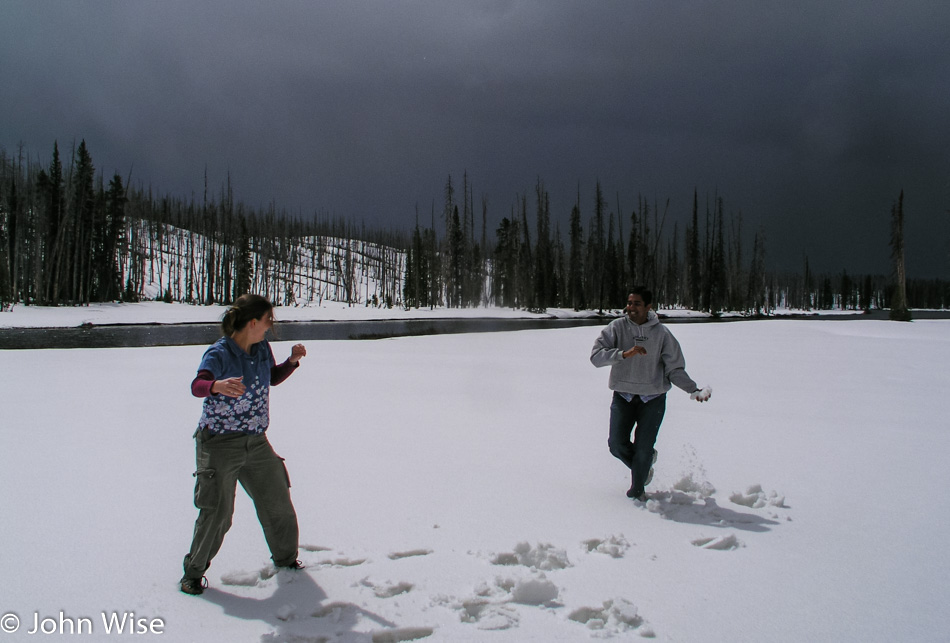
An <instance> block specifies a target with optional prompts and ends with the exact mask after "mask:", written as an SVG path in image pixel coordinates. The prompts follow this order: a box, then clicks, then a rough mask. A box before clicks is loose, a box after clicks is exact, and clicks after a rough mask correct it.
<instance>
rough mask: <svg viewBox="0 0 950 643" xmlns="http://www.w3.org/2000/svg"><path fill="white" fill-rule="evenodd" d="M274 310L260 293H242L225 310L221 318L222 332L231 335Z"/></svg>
mask: <svg viewBox="0 0 950 643" xmlns="http://www.w3.org/2000/svg"><path fill="white" fill-rule="evenodd" d="M273 310H274V306H273V304H271V303H270V302H269V301H268V300H267V298H265V297H261V296H260V295H251V294H246V295H241V296H240V297H238V298H237V299H236V300H235V301H234V303H233V304H231V305H230V306H229V307H228V309H227V310H226V311H225V312H224V317H222V319H221V332H222V333H224V334H225V335H227V336H228V337H230V336H231V335H233V334H234V333H236V332H238V331H239V330H241V329H242V328H244V327H245V326H247V324H248V322H250V321H251V320H252V319H260V318H261V317H263V316H264V315H266V314H267V313H269V312H272V311H273Z"/></svg>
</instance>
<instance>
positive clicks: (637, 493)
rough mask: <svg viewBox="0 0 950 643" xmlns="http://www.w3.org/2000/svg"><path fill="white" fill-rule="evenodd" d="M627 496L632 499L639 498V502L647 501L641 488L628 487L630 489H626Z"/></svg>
mask: <svg viewBox="0 0 950 643" xmlns="http://www.w3.org/2000/svg"><path fill="white" fill-rule="evenodd" d="M627 497H628V498H632V499H634V500H639V501H640V502H646V501H647V494H646V492H645V491H644V490H643V489H634V488H633V487H630V489H629V490H628V491H627Z"/></svg>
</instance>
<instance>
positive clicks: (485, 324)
mask: <svg viewBox="0 0 950 643" xmlns="http://www.w3.org/2000/svg"><path fill="white" fill-rule="evenodd" d="M913 315H914V318H915V319H947V318H950V311H914V313H913ZM661 317H662V313H661ZM612 319H613V317H610V316H603V317H586V318H540V319H539V318H534V319H507V318H504V319H499V318H490V317H480V318H470V319H458V318H447V319H384V320H359V321H283V322H280V323H279V324H278V327H277V337H276V338H274V339H277V340H280V341H306V340H327V339H332V340H343V339H349V340H360V339H362V340H367V339H384V338H388V337H407V336H414V335H442V334H456V333H490V332H500V331H513V330H530V329H554V328H573V327H578V326H602V325H604V324H607V323H608V322H610V321H611V320H612ZM748 319H750V318H749V317H719V318H715V317H665V318H663V323H665V324H681V323H711V322H718V323H722V322H741V321H745V320H748ZM765 319H814V320H823V321H835V320H846V319H887V311H872V312H871V313H870V314H861V313H857V314H854V315H850V314H834V315H820V314H808V315H792V316H787V315H782V316H774V317H767V318H765ZM220 336H221V330H220V326H219V324H217V323H213V324H208V323H182V324H98V325H92V324H86V325H84V326H79V327H71V328H0V350H9V349H39V348H120V347H144V346H185V345H202V344H211V343H212V342H214V341H215V340H217V339H218V338H219V337H220Z"/></svg>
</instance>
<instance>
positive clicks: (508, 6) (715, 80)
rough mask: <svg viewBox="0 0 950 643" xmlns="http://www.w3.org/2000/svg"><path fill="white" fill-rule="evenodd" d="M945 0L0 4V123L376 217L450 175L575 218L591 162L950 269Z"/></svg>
mask: <svg viewBox="0 0 950 643" xmlns="http://www.w3.org/2000/svg"><path fill="white" fill-rule="evenodd" d="M948 28H950V6H948V5H947V3H945V2H926V1H925V2H915V3H910V4H908V3H898V2H883V1H873V2H868V3H847V4H844V3H828V2H817V1H805V2H794V3H792V2H760V1H755V2H752V1H749V2H735V1H729V2H679V3H677V2H658V1H642V2H638V1H632V0H624V1H623V2H597V3H581V2H577V3H574V2H558V1H547V2H517V1H513V2H466V3H458V4H450V3H441V2H439V3H437V2H345V3H344V2H339V3H330V2H321V3H316V2H314V3H311V2H276V3H256V2H187V3H186V2H181V3H178V2H147V3H146V2H135V3H126V2H43V1H40V2H35V1H31V2H18V1H10V0H8V1H6V2H4V3H3V4H0V87H3V88H4V92H3V98H2V99H0V101H2V103H0V104H2V106H3V111H4V118H3V119H2V120H0V145H3V146H4V147H5V148H6V149H7V151H8V152H11V151H13V150H15V149H16V146H17V144H18V143H19V142H21V141H22V142H24V143H25V144H26V145H27V147H28V149H29V150H30V152H31V153H33V154H34V155H36V156H38V157H39V158H40V159H42V160H44V161H46V160H48V158H49V150H51V148H52V141H53V140H54V139H55V140H58V141H59V143H60V146H61V148H64V149H68V147H69V145H70V144H71V142H72V141H78V139H82V138H84V139H86V141H87V144H88V145H89V147H90V150H91V151H92V154H93V158H94V160H95V161H96V163H97V167H99V169H100V170H102V171H103V172H106V173H110V174H111V172H113V171H118V172H119V173H121V174H123V175H124V174H126V173H127V172H128V171H129V169H130V167H132V166H133V165H134V170H133V180H136V179H137V180H138V181H140V182H145V183H148V184H151V185H153V186H154V187H155V188H156V189H157V190H159V191H160V192H171V193H173V194H177V195H182V196H189V195H191V194H196V195H199V196H200V194H201V191H202V190H203V181H204V173H205V167H207V171H208V176H209V183H210V184H211V187H212V189H213V190H215V191H217V190H220V185H221V184H222V183H223V182H224V181H225V179H226V177H227V176H228V174H230V177H231V182H232V185H234V189H235V193H236V195H237V197H238V198H239V199H241V200H243V201H244V202H246V203H248V204H249V205H252V206H255V207H256V206H259V205H266V204H268V203H271V202H275V203H276V204H277V206H278V207H279V208H286V209H288V210H291V211H294V212H302V213H310V212H314V211H318V210H319V211H324V212H329V213H332V214H335V215H341V216H347V217H350V218H352V219H354V220H357V221H365V222H366V223H367V224H370V225H379V226H386V227H389V226H396V227H402V228H404V227H407V226H409V225H411V224H412V222H413V221H414V218H415V212H416V208H417V206H418V208H419V210H420V212H421V214H422V216H423V221H427V220H428V215H429V212H430V210H431V208H432V204H433V201H434V202H435V207H436V209H437V210H438V208H439V207H440V203H441V199H442V196H441V194H442V187H443V185H444V183H445V180H446V177H447V176H448V175H449V174H451V175H452V176H453V179H454V180H455V182H456V186H457V187H460V184H461V180H462V174H463V172H466V171H467V172H468V175H469V178H470V180H471V181H472V182H473V183H474V194H475V199H476V206H478V204H479V203H480V201H481V198H482V197H483V196H484V197H485V198H486V199H487V201H488V203H489V216H490V225H492V226H494V225H496V224H497V221H498V220H500V218H501V217H502V216H507V215H508V214H509V213H510V210H511V207H512V205H513V204H514V202H515V199H516V197H517V195H519V194H528V195H529V201H531V200H532V198H531V195H532V193H533V189H534V185H535V183H536V181H537V180H538V178H539V177H540V178H541V180H543V181H544V184H545V186H546V187H547V189H548V190H549V191H550V193H551V197H552V207H553V209H554V212H553V214H554V215H555V217H557V218H560V219H562V220H563V219H564V218H566V215H567V214H568V212H569V210H570V207H571V205H572V204H573V202H574V200H575V199H576V198H577V193H578V189H580V198H581V206H582V209H583V210H584V213H585V216H589V214H590V212H591V210H592V202H593V190H594V185H595V182H596V181H597V180H600V182H601V184H602V186H603V188H604V191H605V193H606V194H607V195H608V196H609V199H608V200H609V201H610V203H611V209H613V210H615V211H616V210H617V207H618V205H619V208H620V210H621V211H622V212H623V213H624V216H625V217H626V216H629V213H630V210H632V209H633V208H634V207H635V206H636V202H637V200H638V198H640V197H645V198H647V199H649V200H650V202H651V203H652V202H654V201H656V202H657V203H659V204H660V207H661V209H662V208H663V207H664V203H665V201H666V200H667V199H670V219H671V222H670V223H669V225H672V222H673V221H676V222H679V223H680V224H681V225H682V223H683V222H685V220H686V217H687V216H688V215H689V213H690V211H691V207H692V195H693V190H694V189H696V190H698V193H699V197H700V202H701V206H700V207H701V208H703V209H705V207H706V202H707V201H708V200H710V199H712V198H714V197H715V196H716V195H720V196H722V197H723V198H724V200H725V205H726V210H727V212H730V213H734V214H738V213H741V215H742V218H743V222H744V225H745V226H746V229H747V230H748V231H749V232H750V234H751V231H753V230H756V229H762V230H763V231H764V232H765V233H766V235H767V237H768V240H769V241H768V249H769V259H770V261H771V263H772V264H773V265H775V266H776V267H792V268H796V269H797V268H798V266H799V265H800V263H801V257H802V255H803V253H806V252H807V253H808V255H809V259H810V261H811V262H812V264H813V265H814V266H817V267H818V268H819V269H826V270H834V271H840V270H842V269H848V270H849V271H851V272H865V271H867V272H871V271H875V272H884V271H886V270H888V264H887V261H888V248H887V225H888V213H889V210H890V206H891V204H892V202H893V201H894V200H896V198H897V196H898V194H899V192H900V190H901V189H904V190H905V192H906V201H905V205H906V209H907V213H908V224H907V225H908V237H909V238H908V243H909V255H910V257H911V258H910V259H909V262H910V269H911V272H912V274H913V273H914V272H915V271H916V272H917V273H918V274H928V275H935V276H936V275H943V276H946V274H947V271H948V259H947V245H948V241H947V238H948V237H950V225H948V222H950V217H948V216H947V215H946V214H945V211H946V210H947V209H948V208H950V129H948V128H947V127H946V125H945V121H946V114H947V113H950V53H948V52H950V48H948V47H947V46H946V44H945V42H946V37H945V34H946V33H947V32H948V31H950V29H948Z"/></svg>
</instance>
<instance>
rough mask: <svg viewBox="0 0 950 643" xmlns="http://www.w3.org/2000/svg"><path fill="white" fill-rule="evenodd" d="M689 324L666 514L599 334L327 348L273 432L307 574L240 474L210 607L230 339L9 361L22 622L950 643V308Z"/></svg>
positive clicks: (674, 397)
mask: <svg viewBox="0 0 950 643" xmlns="http://www.w3.org/2000/svg"><path fill="white" fill-rule="evenodd" d="M672 330H673V332H674V334H676V336H677V337H678V338H679V340H680V342H681V343H682V345H683V349H684V352H685V354H686V358H687V366H688V370H689V372H690V374H691V375H692V376H693V377H694V379H696V380H697V381H698V382H699V383H700V384H701V385H709V386H711V387H712V388H713V389H714V391H715V393H714V395H713V397H712V400H711V401H710V402H708V403H704V404H698V403H696V402H693V401H690V400H689V397H688V396H687V395H686V394H685V393H682V392H680V391H678V390H676V389H674V390H673V391H672V392H671V394H670V397H669V403H668V409H667V416H666V420H665V421H664V424H663V428H662V430H661V432H660V436H659V440H658V444H657V449H658V450H659V459H658V461H657V464H656V475H655V478H654V480H653V482H652V484H651V485H650V487H648V495H649V496H650V498H649V500H648V501H647V502H646V503H638V502H634V501H631V500H629V499H627V498H626V497H625V496H624V491H625V490H626V488H627V486H628V484H629V475H628V473H627V472H626V471H625V470H624V469H623V467H622V465H620V464H619V463H618V462H616V461H615V460H614V459H613V458H612V457H611V456H610V454H609V453H608V451H607V448H606V434H607V429H606V427H607V417H608V413H609V408H608V407H609V402H610V394H609V391H607V389H606V381H607V371H606V370H600V369H594V368H593V367H592V366H591V365H590V364H589V362H588V361H587V357H588V355H589V351H590V347H591V345H592V343H593V340H594V337H595V336H596V333H597V332H599V329H598V328H577V329H568V330H552V331H522V332H515V333H497V334H476V335H460V336H436V337H415V338H401V339H391V340H381V341H368V342H309V343H307V347H308V353H309V355H308V357H307V358H306V359H305V360H304V362H303V366H302V368H301V369H300V370H299V371H298V372H297V373H295V374H294V376H293V377H292V378H290V379H289V380H288V381H287V382H285V383H284V384H282V385H280V386H278V387H275V388H274V389H272V393H271V415H272V425H271V430H270V433H269V435H270V439H271V442H272V443H273V445H274V448H275V449H276V450H277V452H278V453H280V454H281V455H282V456H283V457H285V458H286V459H287V465H288V469H289V473H290V477H291V481H292V484H293V488H292V494H293V498H294V502H295V505H296V507H297V511H298V515H299V518H300V525H301V551H300V558H301V560H302V561H303V562H304V563H305V564H306V565H307V569H306V570H304V571H302V572H289V571H280V572H276V570H274V569H273V568H272V566H270V565H269V563H268V554H267V550H266V546H265V544H264V541H263V536H262V535H261V531H260V527H259V526H258V524H257V521H256V517H255V515H254V512H253V507H252V505H251V503H250V501H249V500H248V499H247V497H246V495H245V494H244V493H243V491H241V490H238V496H237V506H236V510H235V516H234V526H233V527H232V529H231V531H230V532H229V534H228V536H227V538H226V539H225V542H224V546H223V548H222V550H221V553H220V554H219V555H218V557H217V558H216V559H215V560H214V562H213V565H212V567H211V569H210V570H209V572H208V579H209V582H210V588H209V589H208V590H207V591H206V592H205V594H204V595H203V596H202V597H198V598H195V597H190V596H185V595H183V594H181V593H180V592H178V591H177V584H176V581H177V579H178V577H179V576H180V573H181V572H180V561H181V557H182V556H183V555H184V553H185V551H186V550H187V547H188V544H189V542H190V536H191V530H192V527H193V523H194V518H195V516H196V515H197V510H195V509H194V507H193V506H192V505H191V494H192V489H193V483H194V482H193V478H192V477H191V472H192V471H193V469H194V449H193V441H192V440H191V434H192V432H193V431H194V427H195V424H196V421H197V418H198V415H199V412H200V400H197V399H195V398H192V397H191V396H190V393H189V391H188V384H189V382H190V380H191V378H192V377H193V375H194V371H195V369H196V368H197V364H198V361H199V359H200V356H201V354H202V352H203V351H204V347H170V348H150V349H109V350H86V351H81V350H77V351H3V352H0V361H2V363H3V369H2V370H0V373H2V374H0V378H2V387H0V390H3V391H4V396H5V400H4V404H3V407H4V412H3V418H4V419H3V430H2V435H3V438H2V440H3V448H2V449H0V506H2V507H3V511H4V520H3V522H2V524H0V551H2V552H4V553H3V559H2V560H3V567H4V571H5V573H6V578H7V580H8V582H9V583H10V584H9V585H8V590H9V591H7V592H4V596H3V598H2V604H0V612H3V613H7V612H14V613H17V614H18V615H19V617H20V618H21V620H23V621H24V622H27V621H28V620H31V619H32V614H33V613H34V612H38V613H39V614H40V615H41V616H42V615H52V616H55V615H57V614H58V613H59V612H60V611H64V612H65V613H67V614H69V615H72V616H80V615H84V616H86V615H92V616H96V615H97V614H98V613H99V612H102V611H104V610H126V611H134V612H135V613H136V615H139V616H146V615H148V616H160V617H162V618H163V619H164V620H165V623H166V627H165V634H164V635H163V639H162V640H172V641H192V640H194V641H199V640H201V641H270V642H275V641H321V640H327V641H400V640H415V639H419V640H427V641H463V640H474V641H481V640H485V641H525V640H537V641H550V640H565V641H577V640H588V639H601V638H618V639H625V638H630V637H633V638H635V639H636V638H641V637H645V638H656V639H658V640H671V641H672V640H679V641H683V640H689V641H704V640H717V641H718V640H750V641H751V640H770V641H801V640H835V641H892V640H915V641H931V640H932V641H938V640H941V639H943V638H944V635H945V634H946V632H948V631H950V617H948V616H947V615H946V612H945V610H944V609H943V606H944V605H945V604H946V603H947V600H948V598H950V592H948V590H947V585H946V582H945V578H946V577H947V574H948V572H950V555H948V553H947V549H946V547H945V545H944V544H943V542H942V534H944V533H946V532H947V529H948V527H950V524H948V523H950V511H948V509H950V503H948V501H947V500H946V496H945V494H944V493H943V491H942V490H943V489H945V488H946V487H947V483H948V482H950V474H948V472H947V468H946V467H945V466H944V462H943V461H944V459H945V457H946V454H947V453H948V447H950V434H948V432H947V430H946V426H947V425H946V419H945V417H946V413H945V411H944V409H943V406H942V400H943V395H942V393H943V392H944V391H945V390H946V386H947V384H948V381H947V376H946V369H945V366H944V365H945V364H946V363H948V360H950V333H948V332H947V331H948V330H950V323H948V322H939V321H934V322H915V323H913V324H892V323H887V322H870V321H846V322H842V321H835V322H815V321H807V322H802V321H767V322H743V323H734V324H703V325H684V326H675V327H673V328H672ZM289 346H290V344H289V343H287V342H277V343H275V344H274V349H275V353H276V354H277V356H278V359H283V358H284V357H286V355H287V354H288V353H289ZM13 579H15V583H14V581H13ZM53 638H55V637H53ZM87 638H89V637H87ZM91 638H103V639H107V638H108V637H107V636H106V635H105V633H104V632H101V631H97V632H96V633H95V635H94V636H93V637H91ZM137 638H148V636H145V635H143V636H140V637H137ZM155 638H158V637H155ZM11 640H12V639H11Z"/></svg>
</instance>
